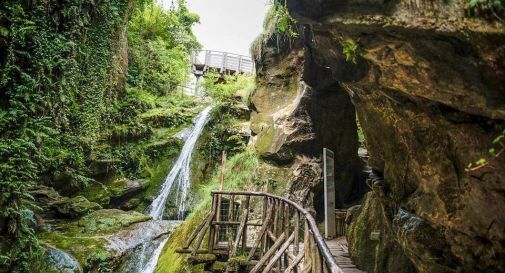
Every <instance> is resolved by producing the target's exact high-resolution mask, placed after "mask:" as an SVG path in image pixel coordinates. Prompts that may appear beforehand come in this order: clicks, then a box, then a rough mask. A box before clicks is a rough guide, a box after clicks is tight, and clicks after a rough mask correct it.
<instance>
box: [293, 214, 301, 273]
mask: <svg viewBox="0 0 505 273" xmlns="http://www.w3.org/2000/svg"><path fill="white" fill-rule="evenodd" d="M294 213H295V220H294V221H295V222H294V226H295V230H294V233H295V241H294V245H293V254H294V255H295V256H297V257H298V252H299V251H300V245H299V244H300V213H299V212H298V210H296V209H295V210H294ZM301 257H302V256H301ZM302 258H303V257H302ZM302 258H300V260H301V259H302ZM299 262H300V261H298V263H299ZM293 263H295V261H293ZM298 263H296V265H295V266H294V267H293V270H294V272H295V273H298Z"/></svg>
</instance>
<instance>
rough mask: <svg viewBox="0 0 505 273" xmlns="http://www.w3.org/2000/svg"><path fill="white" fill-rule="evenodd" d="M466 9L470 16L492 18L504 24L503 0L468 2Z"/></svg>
mask: <svg viewBox="0 0 505 273" xmlns="http://www.w3.org/2000/svg"><path fill="white" fill-rule="evenodd" d="M468 8H469V11H470V12H471V13H472V15H479V16H482V17H485V18H494V19H496V20H498V21H500V22H501V23H502V24H505V1H504V0H470V2H469V3H468Z"/></svg>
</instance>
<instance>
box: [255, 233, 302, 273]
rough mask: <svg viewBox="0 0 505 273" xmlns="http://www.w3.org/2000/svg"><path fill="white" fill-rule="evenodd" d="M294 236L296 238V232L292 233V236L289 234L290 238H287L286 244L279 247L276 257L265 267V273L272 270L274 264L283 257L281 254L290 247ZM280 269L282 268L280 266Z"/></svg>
mask: <svg viewBox="0 0 505 273" xmlns="http://www.w3.org/2000/svg"><path fill="white" fill-rule="evenodd" d="M294 238H295V235H294V234H291V236H289V238H288V239H287V240H286V242H284V244H283V245H282V246H281V248H279V251H277V253H276V254H275V255H274V257H273V258H272V259H271V260H270V262H269V263H268V264H267V266H266V267H265V269H263V273H268V272H270V270H271V269H272V268H273V266H274V264H275V263H276V262H277V261H278V260H279V259H280V258H281V256H282V255H283V254H284V252H285V251H286V250H287V249H288V247H289V245H290V244H291V242H292V241H293V239H294ZM278 269H279V270H281V268H280V267H279V268H278Z"/></svg>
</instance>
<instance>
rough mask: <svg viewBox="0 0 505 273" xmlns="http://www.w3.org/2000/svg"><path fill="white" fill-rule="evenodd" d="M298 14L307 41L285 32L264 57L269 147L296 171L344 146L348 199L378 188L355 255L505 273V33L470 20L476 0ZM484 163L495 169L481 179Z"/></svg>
mask: <svg viewBox="0 0 505 273" xmlns="http://www.w3.org/2000/svg"><path fill="white" fill-rule="evenodd" d="M287 6H288V8H289V10H290V13H291V14H292V16H293V17H295V18H296V19H297V20H298V26H297V27H298V30H299V38H297V39H291V40H292V41H291V42H290V43H287V42H286V41H287V40H289V39H288V38H287V37H282V39H280V43H279V42H276V38H275V35H272V36H270V38H267V39H264V40H263V41H262V42H261V45H262V46H261V47H260V48H261V50H256V51H257V52H256V60H257V62H258V64H257V66H258V77H259V87H258V90H257V91H256V93H255V94H254V95H253V103H254V107H255V109H256V111H255V113H253V115H252V121H253V123H252V124H253V126H252V127H253V128H252V131H253V134H254V135H255V145H256V149H257V150H258V151H259V153H260V154H261V155H262V156H263V157H265V158H269V159H271V160H274V161H276V162H278V164H293V163H292V162H297V161H299V160H300V157H301V156H304V157H313V158H316V159H317V158H319V157H320V153H321V148H322V147H330V148H331V149H332V150H334V151H336V152H337V156H336V157H337V160H336V175H337V177H338V179H337V187H338V189H337V190H338V191H339V196H340V197H341V200H340V201H341V202H342V203H344V204H346V203H347V204H350V203H352V201H353V200H356V199H359V198H360V197H362V196H363V192H364V191H366V190H367V189H372V191H371V192H370V193H368V194H366V195H365V196H364V199H363V200H364V201H363V202H362V205H361V206H359V207H353V208H352V209H351V210H350V211H349V215H348V219H347V221H348V228H347V236H348V240H349V247H350V251H351V255H352V256H353V258H354V260H355V262H356V263H357V265H358V267H360V268H362V269H364V270H366V271H368V272H390V273H392V272H503V271H504V270H505V262H504V261H505V247H504V242H505V232H504V230H505V221H504V220H503V216H504V215H505V206H504V205H505V196H504V194H503V191H504V189H505V172H504V171H503V170H505V157H503V156H498V157H496V158H493V156H491V155H488V154H489V152H488V150H489V149H492V148H493V147H494V148H495V149H496V152H498V151H499V150H500V149H501V147H502V146H500V143H499V142H498V143H494V144H493V140H494V139H495V138H496V137H498V136H499V135H500V134H503V133H502V132H503V130H504V128H505V82H504V80H503V79H504V78H505V43H504V41H505V31H504V29H505V28H504V27H503V25H501V24H500V23H499V22H496V21H486V20H483V19H479V18H476V17H469V16H467V14H468V11H467V10H466V6H467V3H466V2H464V1H446V2H433V1H430V2H427V1H404V0H401V1H329V0H319V1H309V0H288V1H287ZM346 54H347V55H346ZM355 114H357V116H358V119H359V123H360V124H361V126H362V128H363V131H364V134H365V136H366V146H367V150H368V153H369V160H368V165H369V166H370V167H371V169H372V170H373V175H372V176H371V178H370V179H368V181H367V183H368V185H369V187H366V186H364V183H363V179H360V177H361V172H360V170H361V169H362V168H363V166H362V164H361V162H360V161H359V158H358V157H357V148H358V142H357V135H356V121H355V120H356V118H355ZM480 158H488V159H489V164H488V165H486V166H484V167H482V168H477V169H476V170H472V171H468V170H467V169H468V165H469V163H474V162H475V161H477V160H478V159H480ZM474 164H475V163H474ZM319 179H320V173H317V172H316V173H313V175H312V176H311V177H308V178H307V179H305V180H304V181H302V182H300V181H297V180H296V178H295V179H294V180H293V182H292V184H297V185H298V186H297V189H298V190H296V191H293V190H292V191H291V194H293V193H296V192H301V191H300V189H302V188H305V189H310V191H309V193H307V196H310V195H311V194H315V195H316V196H317V195H318V194H320V193H318V192H319V191H320V189H319V190H318V185H319V187H320V184H321V183H320V182H319V181H320V180H319ZM300 183H301V185H302V186H300ZM303 185H305V187H303ZM316 203H317V202H316ZM306 204H308V205H310V204H311V202H310V201H308V202H306ZM315 210H316V211H318V206H317V204H315ZM371 232H378V233H379V236H378V238H375V240H371V239H370V237H371V236H370V233H371Z"/></svg>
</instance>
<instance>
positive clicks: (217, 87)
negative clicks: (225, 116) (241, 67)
mask: <svg viewBox="0 0 505 273" xmlns="http://www.w3.org/2000/svg"><path fill="white" fill-rule="evenodd" d="M202 87H203V89H204V90H205V94H206V95H207V96H210V97H212V98H213V99H214V101H215V102H217V103H232V102H236V99H237V98H240V99H241V100H242V102H243V103H244V104H246V105H247V104H249V99H250V96H251V94H252V92H253V91H254V89H255V78H254V76H250V75H245V74H239V75H224V76H222V75H221V74H219V73H217V72H208V73H206V74H205V77H204V80H203V83H202Z"/></svg>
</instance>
